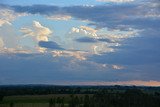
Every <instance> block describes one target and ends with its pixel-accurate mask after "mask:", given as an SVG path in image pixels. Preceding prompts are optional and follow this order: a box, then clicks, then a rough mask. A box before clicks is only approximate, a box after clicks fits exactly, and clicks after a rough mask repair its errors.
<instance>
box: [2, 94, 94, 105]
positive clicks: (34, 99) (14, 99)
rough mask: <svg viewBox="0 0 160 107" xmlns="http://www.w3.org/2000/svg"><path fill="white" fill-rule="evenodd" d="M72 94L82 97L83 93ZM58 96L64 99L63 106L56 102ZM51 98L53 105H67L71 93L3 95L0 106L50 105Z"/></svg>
mask: <svg viewBox="0 0 160 107" xmlns="http://www.w3.org/2000/svg"><path fill="white" fill-rule="evenodd" d="M74 96H77V97H78V98H79V99H83V98H84V96H85V94H75V95H74ZM88 96H90V97H91V96H92V94H89V95H88ZM59 98H63V99H64V100H63V103H64V105H63V106H62V105H61V104H60V103H58V99H59ZM51 99H55V100H56V104H55V107H68V106H69V101H70V100H71V94H51V95H23V96H22V95H21V96H20V95H19V96H5V97H4V98H3V101H2V102H1V103H0V107H50V106H49V101H50V100H51ZM12 103H13V104H12ZM52 107H54V106H52Z"/></svg>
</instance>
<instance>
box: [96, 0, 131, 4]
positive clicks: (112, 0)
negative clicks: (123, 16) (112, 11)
mask: <svg viewBox="0 0 160 107" xmlns="http://www.w3.org/2000/svg"><path fill="white" fill-rule="evenodd" d="M97 1H98V2H115V3H125V2H133V1H134V0H97Z"/></svg>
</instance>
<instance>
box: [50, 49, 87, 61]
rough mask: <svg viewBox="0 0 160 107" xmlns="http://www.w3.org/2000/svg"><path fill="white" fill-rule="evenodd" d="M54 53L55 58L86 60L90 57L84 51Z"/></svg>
mask: <svg viewBox="0 0 160 107" xmlns="http://www.w3.org/2000/svg"><path fill="white" fill-rule="evenodd" d="M52 53H53V56H54V57H60V56H63V57H68V56H70V57H74V58H76V59H78V60H86V59H87V58H86V56H87V55H88V53H87V52H83V51H67V50H65V51H52Z"/></svg>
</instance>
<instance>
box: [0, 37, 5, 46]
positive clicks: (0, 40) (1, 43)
mask: <svg viewBox="0 0 160 107" xmlns="http://www.w3.org/2000/svg"><path fill="white" fill-rule="evenodd" d="M3 46H4V43H3V40H2V38H1V37H0V49H1V48H3Z"/></svg>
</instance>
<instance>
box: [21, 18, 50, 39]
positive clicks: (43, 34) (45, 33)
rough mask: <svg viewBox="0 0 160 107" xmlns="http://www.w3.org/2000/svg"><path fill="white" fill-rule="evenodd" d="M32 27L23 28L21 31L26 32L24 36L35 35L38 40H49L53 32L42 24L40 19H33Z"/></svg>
mask: <svg viewBox="0 0 160 107" xmlns="http://www.w3.org/2000/svg"><path fill="white" fill-rule="evenodd" d="M32 28H33V29H32ZM32 28H21V30H20V31H21V32H22V33H24V37H26V36H33V37H34V39H35V40H36V41H37V42H39V41H48V38H49V36H50V34H52V31H51V30H50V29H49V28H47V27H45V26H42V25H41V24H40V22H38V21H33V26H32Z"/></svg>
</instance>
